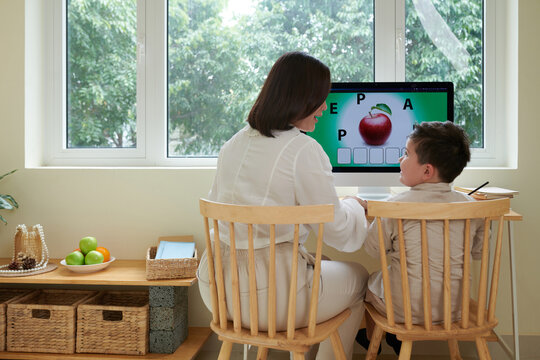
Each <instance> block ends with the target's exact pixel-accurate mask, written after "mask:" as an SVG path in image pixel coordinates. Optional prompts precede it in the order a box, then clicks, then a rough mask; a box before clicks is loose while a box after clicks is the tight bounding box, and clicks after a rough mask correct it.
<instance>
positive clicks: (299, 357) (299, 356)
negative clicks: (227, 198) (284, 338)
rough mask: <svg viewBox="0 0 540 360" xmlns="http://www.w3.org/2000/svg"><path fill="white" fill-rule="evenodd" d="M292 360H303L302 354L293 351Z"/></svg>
mask: <svg viewBox="0 0 540 360" xmlns="http://www.w3.org/2000/svg"><path fill="white" fill-rule="evenodd" d="M293 360H305V357H304V353H301V352H296V351H295V352H294V353H293Z"/></svg>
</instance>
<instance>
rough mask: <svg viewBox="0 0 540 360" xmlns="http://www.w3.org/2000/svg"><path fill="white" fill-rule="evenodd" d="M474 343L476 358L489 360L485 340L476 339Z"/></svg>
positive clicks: (489, 356)
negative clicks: (476, 352)
mask: <svg viewBox="0 0 540 360" xmlns="http://www.w3.org/2000/svg"><path fill="white" fill-rule="evenodd" d="M475 341H476V351H478V358H479V359H480V360H491V355H489V350H488V347H487V342H486V339H484V338H481V337H477V338H476V339H475Z"/></svg>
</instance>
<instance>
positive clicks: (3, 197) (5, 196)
mask: <svg viewBox="0 0 540 360" xmlns="http://www.w3.org/2000/svg"><path fill="white" fill-rule="evenodd" d="M0 198H1V199H4V200H6V201H7V202H9V203H11V205H13V206H15V207H16V208H19V204H17V201H15V199H14V198H13V196H11V195H0Z"/></svg>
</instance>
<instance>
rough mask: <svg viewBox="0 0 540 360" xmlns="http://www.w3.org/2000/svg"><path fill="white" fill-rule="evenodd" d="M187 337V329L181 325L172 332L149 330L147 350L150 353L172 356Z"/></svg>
mask: <svg viewBox="0 0 540 360" xmlns="http://www.w3.org/2000/svg"><path fill="white" fill-rule="evenodd" d="M187 336H188V328H187V326H182V325H179V326H177V327H176V328H174V329H173V330H150V336H149V337H150V339H149V342H150V344H149V347H150V349H149V350H150V352H151V353H159V354H172V353H174V352H175V351H176V349H178V347H179V346H180V345H181V344H182V343H183V342H184V340H186V338H187Z"/></svg>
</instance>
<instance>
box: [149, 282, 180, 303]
mask: <svg viewBox="0 0 540 360" xmlns="http://www.w3.org/2000/svg"><path fill="white" fill-rule="evenodd" d="M149 297H150V306H155V307H157V306H161V307H174V306H176V305H178V304H181V303H185V304H186V306H187V301H188V287H187V286H150V289H149Z"/></svg>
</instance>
